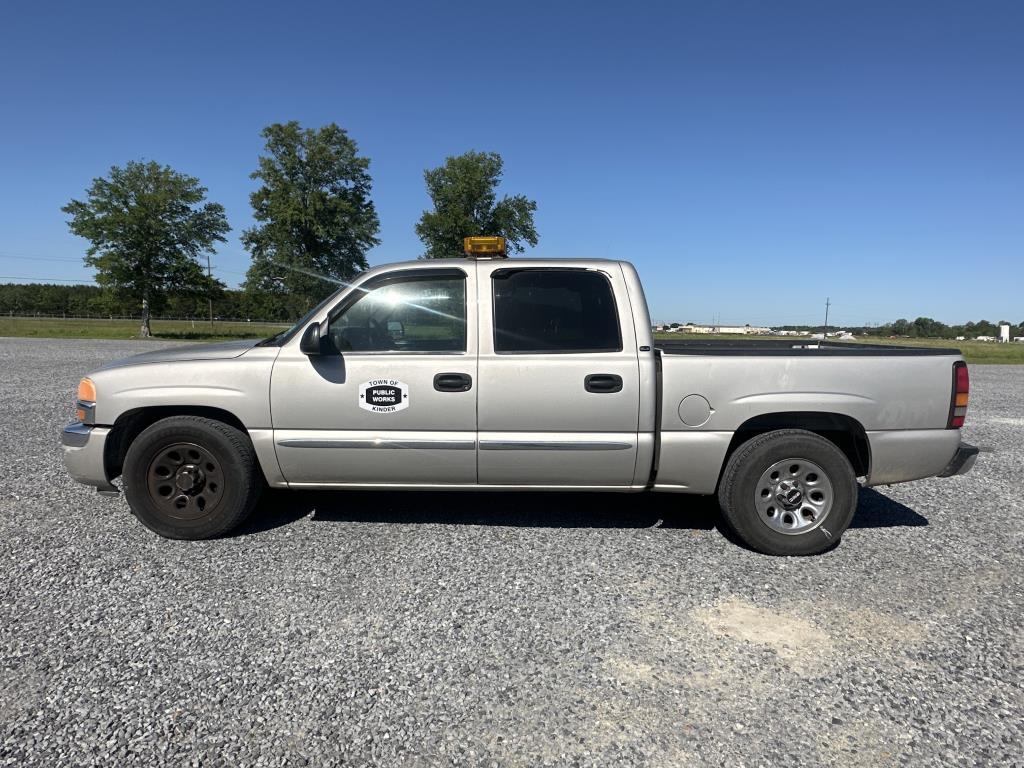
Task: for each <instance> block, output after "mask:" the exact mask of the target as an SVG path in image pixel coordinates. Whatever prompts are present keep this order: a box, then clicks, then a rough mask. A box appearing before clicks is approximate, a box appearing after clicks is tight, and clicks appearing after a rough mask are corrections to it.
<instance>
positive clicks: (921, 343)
mask: <svg viewBox="0 0 1024 768" xmlns="http://www.w3.org/2000/svg"><path fill="white" fill-rule="evenodd" d="M152 325H153V337H154V338H157V339H167V340H170V341H225V340H230V339H257V338H266V337H267V336H273V335H274V334H275V333H277V332H278V331H281V330H284V329H285V328H286V327H287V326H286V325H284V324H280V325H277V324H270V323H230V322H220V321H217V322H215V323H214V326H213V328H212V329H211V328H210V324H209V322H203V321H200V320H196V321H194V322H193V321H191V320H154V321H153V324H152ZM138 333H139V321H138V320H83V319H74V320H61V319H59V318H32V317H0V336H25V337H29V338H45V339H133V338H136V337H137V336H138ZM655 338H656V339H666V340H670V339H671V340H676V341H682V340H687V339H693V340H703V341H710V340H713V339H746V338H749V337H747V336H707V335H703V334H683V333H668V334H664V333H658V334H655ZM756 338H758V339H781V340H785V341H795V340H799V339H800V337H793V336H778V337H776V336H758V337H756ZM857 341H859V342H863V343H867V344H896V345H906V346H915V347H952V348H956V349H959V350H960V351H961V352H963V354H964V357H965V358H966V359H967V362H969V363H972V364H975V365H978V364H986V363H1000V364H1003V365H1024V344H1021V343H1012V344H996V343H995V342H985V341H952V340H949V339H885V338H873V337H869V336H865V337H862V338H858V339H857Z"/></svg>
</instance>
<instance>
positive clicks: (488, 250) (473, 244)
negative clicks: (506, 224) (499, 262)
mask: <svg viewBox="0 0 1024 768" xmlns="http://www.w3.org/2000/svg"><path fill="white" fill-rule="evenodd" d="M462 247H463V248H464V249H465V250H466V255H467V256H468V257H469V258H471V259H507V258H508V255H507V254H506V253H505V238H504V237H467V238H464V239H463V240H462Z"/></svg>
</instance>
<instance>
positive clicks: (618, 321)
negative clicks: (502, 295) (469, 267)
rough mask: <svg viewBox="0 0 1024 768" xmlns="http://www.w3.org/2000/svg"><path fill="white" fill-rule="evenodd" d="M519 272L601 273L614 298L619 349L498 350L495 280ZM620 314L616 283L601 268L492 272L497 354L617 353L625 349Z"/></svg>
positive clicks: (504, 270) (492, 328) (515, 269)
mask: <svg viewBox="0 0 1024 768" xmlns="http://www.w3.org/2000/svg"><path fill="white" fill-rule="evenodd" d="M517 272H587V273H591V274H595V275H600V276H601V277H603V278H604V281H605V283H606V284H607V285H608V295H609V296H611V299H612V310H613V311H614V313H615V330H616V332H617V335H618V340H619V346H618V348H617V349H607V348H602V349H517V350H507V351H499V350H498V296H497V292H496V291H495V280H497V279H502V278H504V277H510V276H512V275H514V274H516V273H517ZM621 319H622V318H621V315H620V314H619V302H618V300H616V298H615V284H614V283H613V282H612V279H611V276H610V275H609V274H608V273H607V272H605V271H604V270H601V269H593V268H591V267H502V268H501V269H496V270H494V271H493V272H491V346H492V348H493V350H494V354H496V355H615V354H621V353H622V351H623V350H624V349H625V347H624V342H623V339H622V322H621Z"/></svg>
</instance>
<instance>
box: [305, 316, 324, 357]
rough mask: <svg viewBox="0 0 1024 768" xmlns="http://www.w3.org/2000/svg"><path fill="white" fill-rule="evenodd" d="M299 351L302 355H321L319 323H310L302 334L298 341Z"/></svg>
mask: <svg viewBox="0 0 1024 768" xmlns="http://www.w3.org/2000/svg"><path fill="white" fill-rule="evenodd" d="M299 351H300V352H302V354H304V355H319V354H322V349H321V344H320V323H310V324H309V327H308V328H306V330H305V331H303V332H302V339H301V340H300V341H299Z"/></svg>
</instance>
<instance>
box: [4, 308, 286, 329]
mask: <svg viewBox="0 0 1024 768" xmlns="http://www.w3.org/2000/svg"><path fill="white" fill-rule="evenodd" d="M2 317H6V318H9V319H11V320H100V321H106V322H111V321H114V320H134V321H135V322H139V323H141V322H142V315H110V314H105V315H99V314H96V315H92V314H86V315H69V314H63V313H62V314H59V315H57V314H46V313H45V312H36V313H34V314H30V315H26V314H24V313H18V314H15V313H14V312H13V311H11V312H5V313H4V314H3V315H2ZM150 320H154V321H160V320H166V321H173V322H182V323H188V322H192V323H209V322H210V318H209V316H205V317H203V316H196V317H167V316H164V315H159V316H158V315H152V316H151V317H150ZM214 322H217V323H241V324H254V325H281V326H288V325H291V323H289V322H288V321H286V320H254V319H252V318H249V317H217V318H214Z"/></svg>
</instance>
